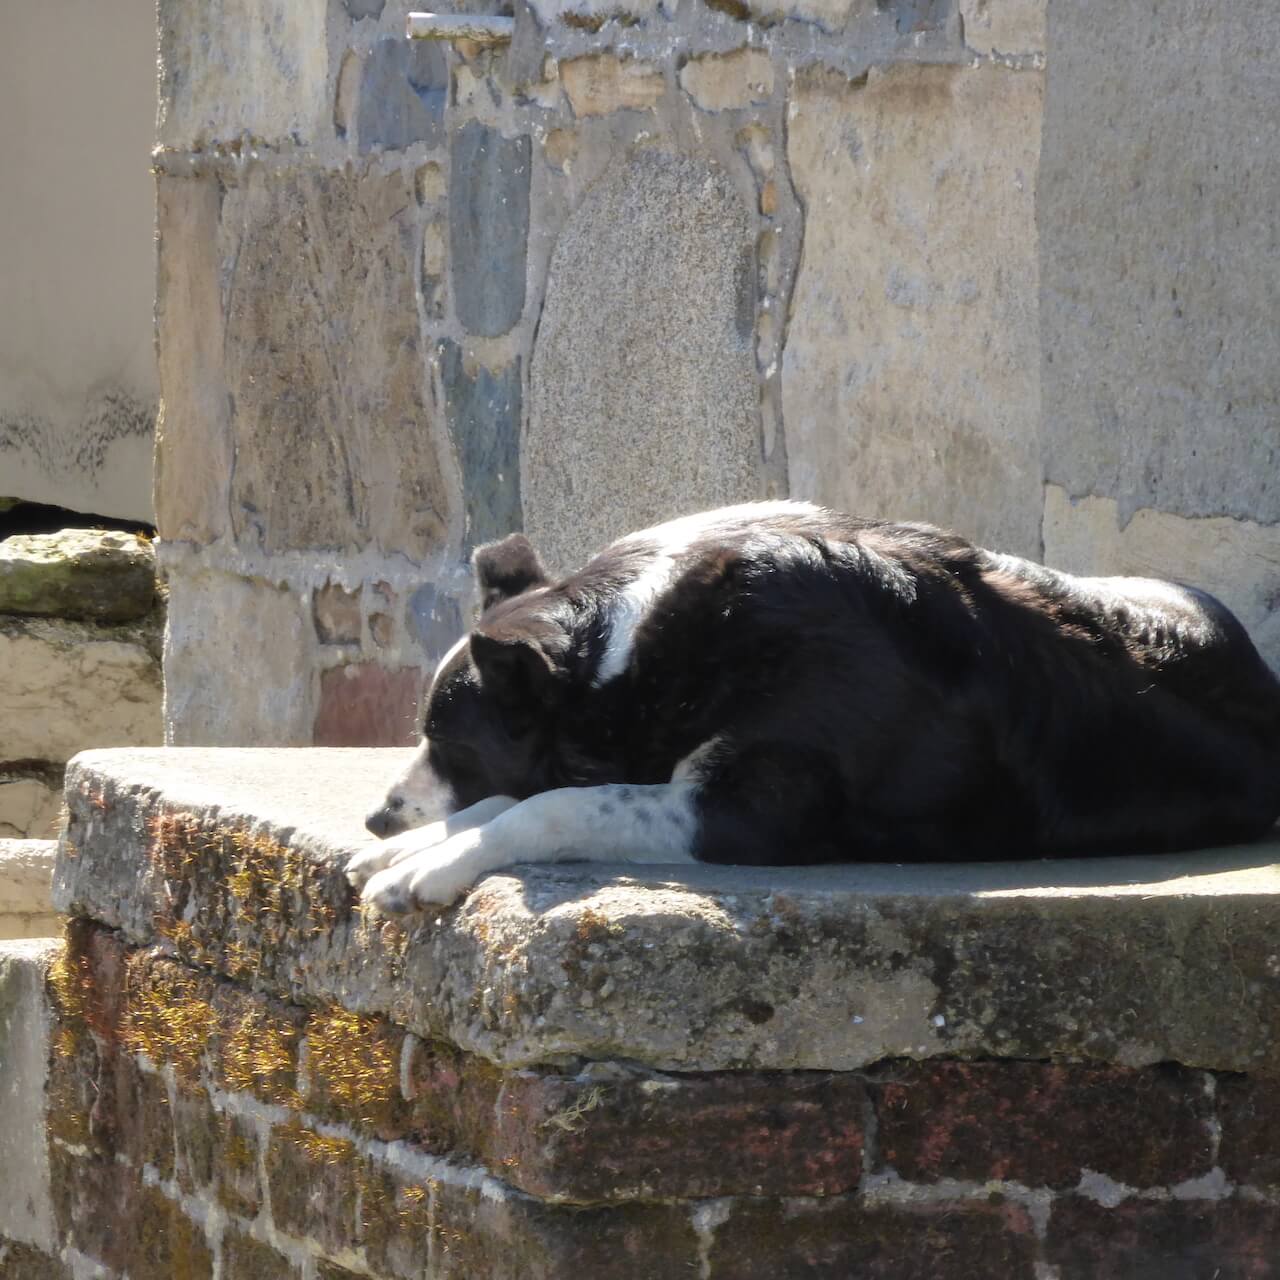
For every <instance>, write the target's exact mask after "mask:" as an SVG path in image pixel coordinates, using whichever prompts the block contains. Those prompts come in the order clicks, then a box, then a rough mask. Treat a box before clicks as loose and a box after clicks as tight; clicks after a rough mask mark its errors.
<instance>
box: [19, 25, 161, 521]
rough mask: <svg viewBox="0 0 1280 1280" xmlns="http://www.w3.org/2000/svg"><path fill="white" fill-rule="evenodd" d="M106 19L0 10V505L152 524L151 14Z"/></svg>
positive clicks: (152, 217) (152, 266) (153, 36)
mask: <svg viewBox="0 0 1280 1280" xmlns="http://www.w3.org/2000/svg"><path fill="white" fill-rule="evenodd" d="M110 12H111V17H110V21H107V22H104V21H99V20H97V19H96V17H95V16H93V15H91V14H89V13H87V12H86V10H85V7H84V5H82V4H78V3H75V0H42V2H41V3H39V4H16V5H8V6H6V8H5V14H4V38H3V41H0V120H4V121H5V128H4V129H3V130H0V186H3V189H4V199H3V200H2V201H0V281H3V282H4V284H3V300H4V305H3V306H2V307H0V500H3V499H5V498H21V499H25V500H26V501H29V502H41V503H48V504H52V505H55V506H58V507H63V508H70V509H71V510H74V511H84V512H90V513H95V514H97V515H102V516H112V517H117V518H120V519H125V520H137V521H143V522H150V521H151V520H152V518H153V517H152V499H151V478H152V466H151V458H152V451H153V437H154V428H155V418H156V398H157V385H156V358H155V331H154V327H153V322H152V311H153V302H154V288H153V283H154V279H155V270H154V256H155V247H154V229H155V218H154V198H153V194H152V192H153V184H152V179H151V176H150V174H149V173H148V166H149V163H150V153H151V148H152V145H153V140H154V134H155V113H156V110H155V47H156V41H155V5H154V3H152V0H120V2H119V3H116V4H113V5H112V7H111V11H110ZM0 505H2V502H0Z"/></svg>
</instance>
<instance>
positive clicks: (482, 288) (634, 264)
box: [156, 0, 1280, 744]
mask: <svg viewBox="0 0 1280 1280" xmlns="http://www.w3.org/2000/svg"><path fill="white" fill-rule="evenodd" d="M405 7H406V6H405V4H404V3H403V0H367V2H366V0H359V2H357V0H347V3H345V4H342V5H338V4H331V5H327V6H326V5H319V4H316V5H313V6H311V7H309V8H308V7H299V6H296V5H288V6H281V5H279V4H277V3H275V2H274V0H234V2H233V0H224V3H222V4H220V5H218V6H215V7H214V8H212V9H211V8H210V7H209V6H208V5H207V4H196V3H194V0H162V2H161V4H160V20H161V58H162V75H161V111H160V142H161V147H160V150H159V151H158V153H157V158H156V169H157V173H158V190H159V235H160V260H159V296H158V317H159V335H160V357H161V378H162V384H163V390H164V409H163V417H162V422H161V428H160V445H159V464H160V472H159V479H158V489H157V494H158V498H157V504H158V511H159V520H160V529H161V534H162V537H163V540H164V545H163V549H162V556H163V560H164V564H165V568H166V571H167V573H168V574H169V576H170V578H171V581H172V583H173V592H174V596H173V598H174V609H173V613H172V615H171V622H170V633H169V640H168V650H167V658H166V664H167V675H168V699H169V700H168V705H167V711H166V722H167V733H168V736H169V740H170V741H172V742H174V743H228V744H230V743H249V742H255V743H262V744H308V743H312V742H317V743H330V744H334V743H352V744H356V743H371V742H377V743H398V742H405V741H408V740H409V738H410V737H411V735H412V732H413V721H414V716H413V702H414V696H415V692H416V690H417V687H418V684H419V682H420V679H421V675H422V673H423V672H424V671H425V670H428V669H429V668H430V667H431V665H432V663H433V661H434V659H435V658H436V657H438V656H439V654H440V653H441V651H442V650H443V649H444V648H445V647H446V646H447V645H448V644H449V643H450V641H451V640H452V639H453V638H454V637H455V635H456V634H457V633H458V632H459V630H460V629H461V628H462V626H463V625H464V623H465V622H466V620H467V618H468V616H469V609H470V606H469V587H468V583H467V580H466V575H465V572H464V569H463V566H464V565H465V561H466V556H467V553H468V551H469V549H470V548H471V547H472V546H473V545H474V544H475V543H476V542H478V541H481V540H483V539H486V538H490V537H492V536H495V535H499V534H502V533H504V532H506V531H508V530H511V529H515V528H524V529H526V530H527V531H528V532H529V533H530V535H531V536H532V537H533V538H534V540H535V542H536V543H538V544H539V546H540V547H541V548H542V549H543V551H544V553H545V554H546V556H547V558H548V559H549V560H550V561H551V562H552V563H553V564H555V565H558V566H569V565H571V564H572V563H573V562H575V561H577V560H579V559H581V558H582V557H583V556H585V555H586V554H587V553H588V552H589V551H590V550H592V549H593V548H595V547H597V546H598V545H599V544H601V543H602V542H603V541H605V540H607V539H608V538H610V537H613V536H615V535H617V534H619V533H621V532H623V531H625V530H628V529H631V528H633V527H636V526H638V525H641V524H644V523H647V522H650V521H653V520H657V519H660V518H662V517H665V516H669V515H671V514H673V513H677V512H683V511H687V510H689V509H691V508H697V507H702V506H706V505H709V504H713V503H718V502H724V501H731V500H735V499H742V498H750V497H765V496H771V495H777V494H782V493H792V494H795V495H797V496H801V497H808V498H814V499H817V500H819V501H822V502H826V503H829V504H832V505H834V506H837V507H843V508H846V509H850V510H854V511H857V512H861V513H865V514H869V515H887V516H898V517H910V518H920V519H927V520H932V521H936V522H939V523H943V524H947V525H951V526H954V527H956V528H958V529H959V530H960V531H962V532H963V533H965V534H967V535H970V536H972V537H974V538H976V539H978V540H980V541H983V542H985V543H988V544H992V545H996V546H999V547H1001V548H1003V549H1006V550H1011V551H1015V552H1021V553H1024V554H1028V555H1032V556H1040V555H1044V556H1045V557H1047V558H1048V559H1049V560H1050V561H1051V562H1054V563H1057V564H1060V565H1063V566H1065V567H1068V568H1073V569H1082V570H1089V571H1099V572H1123V571H1136V572H1144V573H1151V572H1154V573H1161V574H1168V575H1172V576H1182V577H1185V578H1187V579H1189V580H1192V581H1195V582H1197V583H1199V584H1201V585H1203V586H1207V587H1208V588H1210V589H1213V590H1216V591H1218V592H1219V593H1221V594H1222V595H1223V596H1224V597H1225V599H1226V600H1227V601H1228V603H1230V604H1231V605H1232V606H1234V607H1235V608H1236V609H1237V610H1238V611H1239V612H1240V613H1241V615H1242V616H1243V617H1244V618H1245V620H1246V622H1247V623H1248V624H1249V625H1250V626H1251V627H1252V628H1253V630H1254V632H1255V634H1257V635H1258V637H1259V640H1260V643H1261V644H1262V646H1263V648H1264V649H1265V651H1266V652H1267V654H1268V656H1269V657H1270V658H1271V659H1272V661H1273V662H1280V622H1277V618H1280V613H1277V611H1276V609H1275V603H1274V602H1275V600H1276V599H1278V598H1280V541H1277V535H1276V533H1275V520H1276V517H1277V511H1276V510H1273V507H1274V506H1275V502H1274V501H1273V499H1274V498H1275V494H1274V493H1273V489H1274V486H1273V485H1271V481H1270V480H1269V479H1268V477H1269V476H1270V475H1271V472H1272V471H1273V470H1274V465H1273V464H1274V456H1273V455H1274V453H1275V450H1276V447H1277V444H1278V443H1280V428H1278V427H1277V424H1276V422H1275V414H1274V405H1275V402H1276V400H1277V393H1278V391H1280V388H1278V387H1277V382H1276V379H1277V376H1280V375H1277V370H1278V369H1280V359H1277V355H1280V352H1278V351H1277V349H1276V343H1275V338H1274V334H1273V332H1272V331H1273V329H1274V326H1272V325H1271V324H1270V323H1269V321H1268V318H1267V306H1268V305H1269V303H1268V299H1270V298H1272V297H1274V295H1275V293H1276V287H1277V284H1280V281H1277V279H1276V272H1277V271H1278V270H1280V267H1277V265H1276V264H1277V257H1276V255H1275V253H1274V252H1272V248H1273V246H1271V245H1270V240H1269V237H1270V236H1271V234H1272V232H1271V227H1272V219H1271V210H1272V209H1273V207H1274V204H1275V198H1276V196H1277V194H1278V190H1277V189H1278V187H1280V182H1278V181H1277V176H1278V175H1277V171H1276V164H1277V159H1276V156H1277V150H1276V148H1275V147H1273V146H1271V145H1269V144H1268V143H1267V142H1266V141H1265V140H1264V139H1261V138H1260V137H1258V138H1255V137H1254V134H1255V133H1256V132H1257V130H1258V129H1260V128H1261V126H1260V125H1255V124H1242V123H1241V122H1242V121H1249V120H1252V121H1257V120H1260V119H1262V118H1263V117H1264V115H1265V112H1264V111H1262V110H1261V109H1259V110H1256V111H1255V110H1252V109H1244V110H1243V114H1242V107H1241V104H1242V103H1243V104H1246V107H1247V104H1249V103H1252V102H1254V101H1255V100H1261V98H1264V97H1265V90H1266V86H1267V84H1268V83H1269V82H1268V81H1267V78H1266V77H1267V71H1266V68H1267V67H1268V66H1269V65H1270V64H1271V62H1272V61H1274V57H1275V56H1276V55H1277V54H1278V53H1280V50H1277V48H1276V42H1277V39H1278V37H1277V35H1276V30H1275V27H1274V24H1272V23H1270V22H1269V20H1268V18H1267V15H1266V14H1265V13H1264V12H1263V11H1262V10H1260V9H1258V8H1257V7H1256V6H1248V5H1244V4H1243V3H1241V4H1238V5H1234V4H1233V5H1229V6H1227V7H1225V8H1224V7H1223V6H1222V5H1221V4H1212V5H1210V4H1208V3H1207V0H1164V2H1163V3H1161V4H1160V5H1157V6H1156V8H1155V9H1154V10H1153V11H1151V12H1148V11H1146V10H1144V11H1143V12H1142V13H1141V14H1140V15H1139V14H1137V13H1136V11H1135V12H1134V13H1133V14H1130V15H1128V16H1121V15H1116V16H1113V17H1112V18H1108V20H1107V21H1105V22H1100V21H1099V20H1098V17H1097V14H1096V13H1095V12H1094V9H1093V7H1091V6H1089V5H1088V4H1086V3H1085V0H1063V2H1062V3H1059V4H1056V5H1055V6H1054V7H1053V11H1052V15H1051V17H1050V18H1049V19H1048V20H1046V6H1045V4H1044V0H929V2H928V3H922V2H920V0H878V2H877V3H871V0H743V2H741V3H739V0H732V3H730V2H727V0H726V2H725V3H716V4H714V5H707V6H702V5H682V6H674V5H665V4H658V3H653V2H652V0H627V2H626V3H623V4H609V5H597V4H595V3H594V0H580V2H576V3H569V2H568V0H535V2H534V3H531V4H526V3H525V2H524V0H519V2H518V3H517V4H516V6H515V9H514V21H513V33H512V37H511V39H510V41H509V43H498V44H488V45H486V44H480V43H475V42H468V41H460V42H455V43H453V44H449V43H439V44H438V43H433V42H423V41H414V42H406V41H405V40H404V39H403V38H402V34H403V30H404V23H405ZM472 8H473V9H474V10H475V11H476V12H487V11H486V10H483V9H482V8H479V7H477V6H475V5H473V6H472ZM1126 24H1137V25H1136V26H1132V29H1131V25H1126ZM280 31H287V32H288V33H289V38H288V39H277V38H276V37H277V34H278V33H279V32H280ZM1135 50H1140V52H1135ZM1184 121H1190V122H1191V124H1190V126H1189V127H1184V123H1183V122H1184ZM250 672H251V673H252V676H251V678H246V673H250Z"/></svg>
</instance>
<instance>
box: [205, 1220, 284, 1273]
mask: <svg viewBox="0 0 1280 1280" xmlns="http://www.w3.org/2000/svg"><path fill="white" fill-rule="evenodd" d="M301 1275H302V1272H301V1271H299V1269H298V1268H297V1267H296V1266H294V1264H293V1263H292V1262H290V1261H289V1259H288V1258H286V1257H285V1256H284V1255H283V1254H280V1253H277V1252H276V1251H275V1250H274V1249H273V1248H272V1247H271V1246H270V1245H268V1244H264V1243H263V1242H262V1241H261V1240H255V1239H254V1238H253V1237H252V1236H249V1235H246V1234H245V1233H244V1232H243V1231H239V1230H237V1229H236V1228H235V1227H228V1229H227V1230H226V1232H225V1233H224V1235H223V1237H222V1273H221V1276H222V1280H299V1277H300V1276H301Z"/></svg>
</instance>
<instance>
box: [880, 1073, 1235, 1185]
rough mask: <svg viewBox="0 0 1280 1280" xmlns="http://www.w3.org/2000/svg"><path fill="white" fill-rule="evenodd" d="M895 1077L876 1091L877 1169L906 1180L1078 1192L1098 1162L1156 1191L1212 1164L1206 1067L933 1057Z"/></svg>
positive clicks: (1106, 1171)
mask: <svg viewBox="0 0 1280 1280" xmlns="http://www.w3.org/2000/svg"><path fill="white" fill-rule="evenodd" d="M887 1077H888V1078H884V1079H882V1080H881V1081H880V1082H879V1083H878V1084H877V1085H876V1086H875V1088H874V1093H875V1095H876V1113H877V1117H878V1121H879V1124H878V1154H877V1165H878V1167H881V1168H883V1167H886V1166H888V1167H890V1168H892V1169H894V1170H896V1171H897V1172H898V1173H899V1174H900V1175H901V1176H902V1177H903V1178H905V1179H906V1180H907V1181H908V1182H932V1181H936V1180H937V1179H939V1178H961V1179H967V1180H972V1181H977V1182H985V1181H988V1180H989V1179H1009V1180H1012V1181H1015V1182H1022V1183H1025V1184H1026V1185H1028V1186H1047V1187H1057V1188H1068V1187H1074V1186H1076V1185H1077V1184H1078V1183H1079V1181H1080V1175H1081V1172H1082V1170H1084V1169H1092V1170H1095V1171H1096V1172H1098V1173H1104V1174H1106V1175H1107V1176H1108V1177H1111V1178H1115V1179H1116V1180H1117V1181H1120V1182H1124V1183H1126V1184H1128V1185H1129V1186H1134V1187H1153V1186H1162V1185H1172V1184H1175V1183H1178V1182H1182V1181H1184V1180H1185V1179H1188V1178H1194V1177H1198V1176H1200V1175H1201V1174H1205V1173H1208V1172H1209V1170H1210V1168H1211V1167H1212V1164H1213V1159H1212V1146H1211V1137H1210V1132H1209V1121H1210V1119H1211V1116H1212V1106H1213V1103H1212V1099H1211V1098H1210V1097H1209V1096H1208V1094H1207V1092H1206V1089H1205V1077H1204V1076H1203V1074H1202V1073H1200V1072H1195V1071H1186V1070H1181V1069H1177V1068H1172V1067H1149V1068H1142V1069H1135V1070H1129V1069H1126V1068H1123V1067H1095V1066H1078V1065H1044V1064H1040V1063H1034V1062H930V1063H921V1064H902V1065H899V1066H895V1067H894V1069H893V1070H892V1072H889V1073H887Z"/></svg>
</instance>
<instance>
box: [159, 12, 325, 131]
mask: <svg viewBox="0 0 1280 1280" xmlns="http://www.w3.org/2000/svg"><path fill="white" fill-rule="evenodd" d="M159 18H160V109H159V115H158V117H157V127H158V131H159V137H160V141H161V143H163V144H164V145H165V146H167V147H174V148H197V149H198V148H200V147H204V146H207V145H208V144H210V143H213V142H217V141H230V140H233V139H239V138H241V137H242V136H244V135H246V134H247V135H249V136H251V137H257V138H263V139H265V140H267V141H268V142H272V143H288V142H291V141H293V140H294V139H295V138H297V139H300V140H301V141H303V142H311V141H314V140H315V139H316V138H317V137H318V136H320V132H319V131H320V127H321V124H322V122H323V121H324V120H325V118H326V112H325V96H326V95H325V90H326V87H327V84H328V75H329V57H328V42H327V40H326V39H325V33H326V22H327V14H326V5H325V3H324V0H302V3H294V0H212V3H202V2H201V0H164V3H162V4H161V5H160V7H159Z"/></svg>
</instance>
